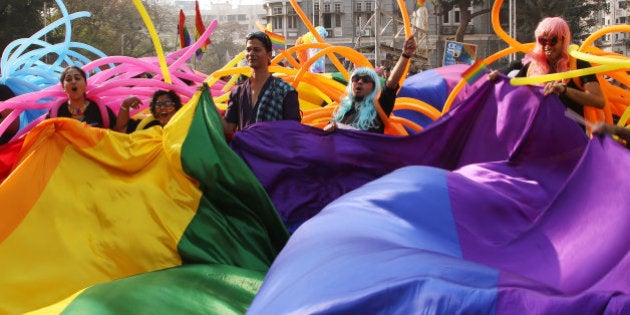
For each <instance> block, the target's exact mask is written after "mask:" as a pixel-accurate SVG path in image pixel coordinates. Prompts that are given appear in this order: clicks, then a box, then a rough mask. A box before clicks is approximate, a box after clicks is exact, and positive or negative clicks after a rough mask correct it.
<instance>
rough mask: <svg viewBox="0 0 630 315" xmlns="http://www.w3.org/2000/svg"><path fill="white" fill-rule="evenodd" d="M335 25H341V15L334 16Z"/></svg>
mask: <svg viewBox="0 0 630 315" xmlns="http://www.w3.org/2000/svg"><path fill="white" fill-rule="evenodd" d="M335 27H341V16H337V17H336V18H335Z"/></svg>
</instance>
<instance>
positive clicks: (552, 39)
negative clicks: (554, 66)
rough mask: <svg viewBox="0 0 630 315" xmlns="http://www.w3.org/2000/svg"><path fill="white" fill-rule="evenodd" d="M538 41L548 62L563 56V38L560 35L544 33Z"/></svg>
mask: <svg viewBox="0 0 630 315" xmlns="http://www.w3.org/2000/svg"><path fill="white" fill-rule="evenodd" d="M538 43H539V44H540V45H541V46H542V47H543V51H544V52H545V56H547V62H550V63H552V62H556V61H557V60H558V59H559V58H560V56H562V38H561V37H559V36H556V35H554V36H550V35H542V36H540V37H538Z"/></svg>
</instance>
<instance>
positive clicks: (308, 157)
mask: <svg viewBox="0 0 630 315" xmlns="http://www.w3.org/2000/svg"><path fill="white" fill-rule="evenodd" d="M498 100H499V101H498ZM541 100H543V98H542V95H541V94H540V91H539V90H538V89H537V88H532V87H521V88H515V87H513V86H511V85H509V83H508V82H507V81H499V83H496V85H495V84H493V83H491V82H487V81H486V83H484V84H482V85H481V86H480V88H479V89H478V90H477V93H475V94H473V95H472V96H471V97H470V98H469V99H468V100H467V102H464V103H462V105H461V106H458V107H456V108H453V109H452V110H451V111H450V112H449V113H447V114H446V115H445V116H444V117H442V118H441V119H439V120H438V121H437V122H435V123H434V124H433V125H431V126H430V127H429V128H426V129H425V130H424V131H423V132H421V133H419V134H416V135H413V136H409V137H394V136H387V135H380V134H373V133H367V132H359V131H348V130H337V131H335V132H334V133H331V134H326V133H324V132H323V131H322V130H321V129H318V128H314V127H309V126H305V125H301V124H299V123H296V122H290V121H278V122H268V123H267V122H266V123H260V124H255V125H252V126H251V127H250V128H249V129H246V130H243V131H240V132H238V133H237V134H236V135H235V137H234V138H233V140H232V148H233V150H234V151H235V152H236V153H237V154H238V155H240V156H241V157H242V158H243V160H244V161H245V162H246V163H247V164H248V165H249V166H250V168H251V169H252V170H253V172H254V174H255V175H256V176H257V177H258V179H259V180H260V182H261V183H262V184H263V186H264V187H265V189H266V190H267V192H268V193H269V195H270V197H271V199H272V200H273V202H274V204H275V206H276V208H277V210H278V212H279V214H280V216H281V218H282V220H283V221H284V222H285V223H286V224H287V225H289V226H291V225H294V224H299V223H301V222H303V221H305V220H307V219H309V218H310V217H312V216H313V215H315V214H316V213H317V212H319V211H320V210H321V209H322V208H323V207H324V206H326V205H327V204H328V203H330V202H331V201H333V200H334V199H336V198H337V197H339V196H341V195H343V194H345V193H347V192H349V191H351V190H353V189H355V188H357V187H359V186H360V185H362V184H364V183H367V182H369V181H371V180H374V179H376V178H379V177H381V176H383V175H385V174H387V173H389V172H391V171H393V170H395V169H398V168H400V167H403V166H408V165H428V166H435V167H439V168H443V169H446V170H450V171H452V170H455V169H458V168H460V167H463V166H466V165H469V164H475V163H482V162H491V161H503V160H507V161H511V160H513V159H516V158H517V156H523V155H524V154H525V155H526V154H532V155H534V156H537V155H545V154H548V152H550V150H560V151H562V152H565V153H563V154H564V155H563V156H561V158H563V159H564V160H563V163H562V164H559V165H558V166H556V167H559V168H560V169H561V171H563V172H564V173H565V174H562V175H558V176H559V178H558V179H556V180H555V181H553V180H554V178H555V177H553V176H552V177H551V178H550V179H548V180H549V181H551V182H550V183H548V184H545V185H549V186H551V187H546V186H545V187H544V188H545V189H549V190H554V189H558V187H554V185H556V184H557V181H560V180H562V178H563V176H566V172H569V171H570V170H571V169H572V167H573V166H574V165H575V163H576V162H577V160H578V159H579V157H580V154H581V151H582V150H583V148H584V146H585V145H586V143H587V138H586V136H585V135H584V134H583V133H582V132H581V129H580V127H579V126H578V125H577V124H576V123H575V122H573V121H571V120H569V119H568V118H566V117H564V115H563V107H562V105H561V103H560V101H559V100H558V99H557V98H551V97H549V98H545V99H544V101H543V102H542V103H541ZM535 128H539V129H540V130H536V132H534V131H532V129H535ZM541 128H542V129H541ZM530 134H533V136H534V137H542V138H537V139H533V138H531V137H530ZM554 135H556V137H558V138H561V141H556V142H551V143H550V142H548V141H547V139H548V138H550V137H551V136H554ZM528 137H530V138H531V139H528ZM566 152H568V153H566ZM545 180H547V179H545ZM549 194H553V191H551V192H549Z"/></svg>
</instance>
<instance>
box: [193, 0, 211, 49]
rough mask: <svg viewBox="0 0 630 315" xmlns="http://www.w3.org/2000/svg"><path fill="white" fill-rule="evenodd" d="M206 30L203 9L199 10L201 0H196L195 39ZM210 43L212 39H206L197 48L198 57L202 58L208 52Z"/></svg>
mask: <svg viewBox="0 0 630 315" xmlns="http://www.w3.org/2000/svg"><path fill="white" fill-rule="evenodd" d="M205 31H206V26H205V25H204V24H203V19H202V18H201V11H200V10H199V1H195V40H199V37H201V34H203V32H205ZM208 45H210V39H206V41H205V43H204V44H203V45H201V47H200V48H199V49H198V50H197V59H201V57H202V56H203V53H205V52H206V48H207V47H208Z"/></svg>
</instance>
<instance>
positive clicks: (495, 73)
mask: <svg viewBox="0 0 630 315" xmlns="http://www.w3.org/2000/svg"><path fill="white" fill-rule="evenodd" d="M498 79H499V70H492V71H490V72H488V80H490V81H492V82H497V80H498Z"/></svg>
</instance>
